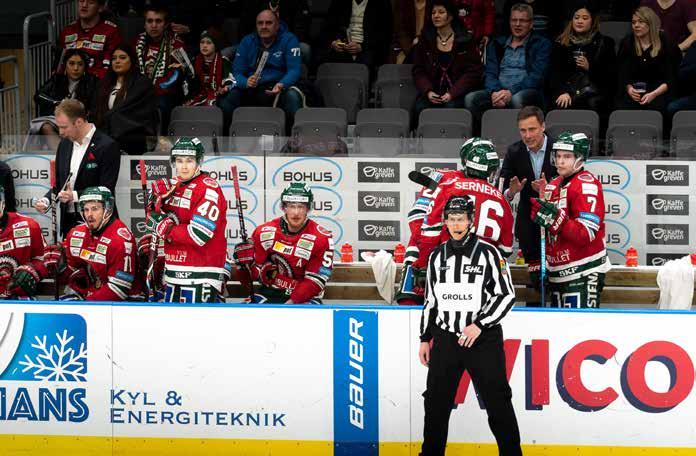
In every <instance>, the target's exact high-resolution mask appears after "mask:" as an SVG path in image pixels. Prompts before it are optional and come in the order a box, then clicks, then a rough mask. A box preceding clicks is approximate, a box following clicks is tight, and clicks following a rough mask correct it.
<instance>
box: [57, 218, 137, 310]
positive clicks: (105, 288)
mask: <svg viewBox="0 0 696 456" xmlns="http://www.w3.org/2000/svg"><path fill="white" fill-rule="evenodd" d="M63 243H64V244H65V249H66V252H67V255H66V256H67V262H68V267H67V268H66V271H65V272H64V273H63V276H62V278H63V279H65V278H67V277H68V276H69V275H70V274H71V273H73V272H74V271H75V270H77V269H80V268H87V267H91V269H92V270H93V271H94V273H95V276H96V280H95V283H94V284H93V285H92V287H91V288H90V290H89V291H88V292H87V296H85V300H87V301H123V300H126V299H128V297H129V296H135V295H137V294H138V293H140V284H138V283H136V267H137V265H136V259H135V254H136V246H135V239H134V238H133V233H131V231H130V230H129V229H128V227H126V225H125V224H124V223H123V222H122V221H121V220H119V219H116V220H114V221H112V222H111V223H109V225H108V226H107V227H106V228H104V230H103V231H102V233H101V234H100V235H99V236H95V235H93V234H92V232H91V231H90V229H89V227H88V226H87V225H86V224H84V223H83V224H81V225H78V226H76V227H75V228H73V229H72V230H70V232H69V233H68V236H67V237H66V238H65V240H64V241H63Z"/></svg>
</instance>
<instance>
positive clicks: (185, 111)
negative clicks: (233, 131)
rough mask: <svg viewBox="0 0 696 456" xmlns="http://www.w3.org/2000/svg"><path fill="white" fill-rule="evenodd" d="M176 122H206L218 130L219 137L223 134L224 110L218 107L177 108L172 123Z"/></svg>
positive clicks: (173, 112) (173, 113)
mask: <svg viewBox="0 0 696 456" xmlns="http://www.w3.org/2000/svg"><path fill="white" fill-rule="evenodd" d="M175 120H195V121H201V120H205V121H208V122H211V123H213V124H214V125H215V127H216V128H217V135H218V136H220V135H222V134H223V132H222V110H221V109H220V108H218V107H217V106H177V107H176V108H174V110H173V111H172V118H171V121H172V122H173V121H175Z"/></svg>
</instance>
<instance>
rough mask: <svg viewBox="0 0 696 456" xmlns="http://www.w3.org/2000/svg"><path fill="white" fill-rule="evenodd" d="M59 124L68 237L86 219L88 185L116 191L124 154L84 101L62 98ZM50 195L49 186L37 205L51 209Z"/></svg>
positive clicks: (63, 227) (59, 181)
mask: <svg viewBox="0 0 696 456" xmlns="http://www.w3.org/2000/svg"><path fill="white" fill-rule="evenodd" d="M115 52H118V51H117V50H116V51H114V53H115ZM112 63H113V61H112ZM56 124H57V125H58V129H59V131H60V136H61V137H62V138H63V139H62V140H61V142H60V145H59V146H58V150H57V151H56V185H57V187H58V189H59V190H60V191H59V193H58V195H57V196H58V201H60V233H61V236H62V237H65V235H66V234H67V233H68V231H70V229H71V228H73V227H74V226H77V225H78V224H79V223H81V222H82V219H81V217H80V214H79V211H78V209H77V203H78V198H79V194H80V193H81V192H82V191H83V190H84V189H86V188H87V187H95V186H99V185H103V186H104V187H107V188H108V189H109V190H111V192H112V193H115V189H116V181H117V180H118V173H119V170H120V169H121V157H120V154H119V152H118V144H116V142H115V141H114V140H113V139H111V138H110V137H109V136H107V135H105V134H104V133H103V132H101V131H99V130H97V128H96V127H95V125H94V124H92V123H90V122H88V121H87V111H86V110H85V106H84V105H83V104H82V103H81V102H80V101H78V100H63V101H61V102H60V104H59V105H58V106H57V107H56ZM70 173H72V176H71V177H70V180H68V175H69V174H70ZM50 196H51V191H50V190H49V191H48V192H47V193H46V194H45V195H44V196H43V198H40V199H39V200H38V201H37V202H36V203H35V204H34V208H35V209H36V210H37V211H39V212H41V213H45V212H47V211H48V209H49V207H50V201H49V197H50Z"/></svg>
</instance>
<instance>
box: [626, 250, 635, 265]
mask: <svg viewBox="0 0 696 456" xmlns="http://www.w3.org/2000/svg"><path fill="white" fill-rule="evenodd" d="M626 266H628V267H637V266H638V250H636V249H635V248H633V246H630V247H629V248H628V250H626Z"/></svg>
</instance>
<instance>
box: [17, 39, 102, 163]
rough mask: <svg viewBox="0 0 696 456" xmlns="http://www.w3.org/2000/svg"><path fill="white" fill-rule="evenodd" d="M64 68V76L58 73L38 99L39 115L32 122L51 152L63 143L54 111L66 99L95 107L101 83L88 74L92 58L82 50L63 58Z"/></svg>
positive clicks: (32, 125) (42, 89)
mask: <svg viewBox="0 0 696 456" xmlns="http://www.w3.org/2000/svg"><path fill="white" fill-rule="evenodd" d="M60 66H61V67H63V68H65V72H64V73H58V72H56V73H54V74H53V75H52V76H51V77H50V78H49V79H48V81H46V82H45V83H44V85H43V86H41V88H40V89H39V90H38V91H37V92H36V94H35V95H34V101H35V102H36V105H37V106H38V109H39V115H40V116H41V117H37V118H36V119H33V120H32V121H31V128H30V132H31V133H32V134H41V135H44V136H45V137H46V143H47V144H48V148H49V149H50V150H56V149H57V148H58V143H59V142H60V136H58V127H57V126H56V122H55V119H56V118H55V116H54V115H53V111H54V110H55V108H56V106H58V103H60V102H61V101H63V100H64V99H65V98H76V99H78V100H79V101H81V102H82V104H84V105H85V106H92V105H93V104H94V101H93V100H94V95H95V92H96V90H95V89H96V86H97V80H96V79H95V77H94V76H92V75H91V74H89V73H87V72H86V68H87V67H88V66H89V57H88V56H87V54H85V53H84V52H82V51H81V50H79V49H68V50H67V51H65V53H64V54H63V58H62V61H61V65H60Z"/></svg>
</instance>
